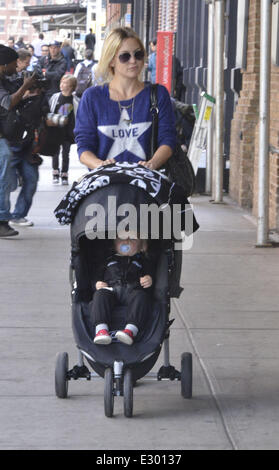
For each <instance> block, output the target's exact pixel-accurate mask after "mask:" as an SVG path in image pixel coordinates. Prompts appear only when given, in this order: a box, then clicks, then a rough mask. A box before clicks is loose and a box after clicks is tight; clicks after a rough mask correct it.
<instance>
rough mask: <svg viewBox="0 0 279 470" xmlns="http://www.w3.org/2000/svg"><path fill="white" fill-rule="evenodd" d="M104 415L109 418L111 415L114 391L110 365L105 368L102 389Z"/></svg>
mask: <svg viewBox="0 0 279 470" xmlns="http://www.w3.org/2000/svg"><path fill="white" fill-rule="evenodd" d="M104 405H105V415H106V416H107V418H111V417H112V415H113V405H114V393H113V371H112V369H111V368H110V367H108V368H107V369H106V370H105V390H104Z"/></svg>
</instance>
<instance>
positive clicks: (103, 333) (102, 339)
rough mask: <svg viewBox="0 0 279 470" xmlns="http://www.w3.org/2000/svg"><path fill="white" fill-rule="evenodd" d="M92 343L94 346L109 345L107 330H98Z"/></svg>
mask: <svg viewBox="0 0 279 470" xmlns="http://www.w3.org/2000/svg"><path fill="white" fill-rule="evenodd" d="M94 343H95V344H110V343H111V336H110V335H109V332H108V330H100V331H99V332H98V333H97V334H96V336H95V338H94Z"/></svg>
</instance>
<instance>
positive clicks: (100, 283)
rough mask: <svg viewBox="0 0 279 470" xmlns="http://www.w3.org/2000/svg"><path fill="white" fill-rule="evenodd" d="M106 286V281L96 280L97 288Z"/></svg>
mask: <svg viewBox="0 0 279 470" xmlns="http://www.w3.org/2000/svg"><path fill="white" fill-rule="evenodd" d="M104 287H108V285H107V283H106V282H103V281H97V282H96V290H100V289H103V288H104Z"/></svg>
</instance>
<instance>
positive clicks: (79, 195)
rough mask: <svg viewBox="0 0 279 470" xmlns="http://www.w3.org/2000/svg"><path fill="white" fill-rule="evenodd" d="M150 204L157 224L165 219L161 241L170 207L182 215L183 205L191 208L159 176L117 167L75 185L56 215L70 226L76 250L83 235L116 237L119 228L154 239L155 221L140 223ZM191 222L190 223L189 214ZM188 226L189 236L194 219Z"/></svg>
mask: <svg viewBox="0 0 279 470" xmlns="http://www.w3.org/2000/svg"><path fill="white" fill-rule="evenodd" d="M151 204H153V205H154V206H156V207H157V208H160V211H159V216H160V220H161V221H163V219H164V224H165V226H164V227H162V223H161V222H160V227H159V229H158V230H159V237H160V238H161V237H162V235H163V234H162V228H164V231H166V229H167V227H166V225H168V227H171V226H172V211H173V207H175V210H176V211H179V209H180V211H179V212H181V213H182V214H184V213H185V211H183V208H184V207H185V204H187V205H188V208H189V207H190V206H189V204H188V201H187V199H186V197H185V195H184V192H183V189H182V188H180V187H179V186H177V185H176V184H174V183H170V182H169V180H168V178H166V176H164V175H162V174H161V173H160V172H157V171H153V170H150V169H148V168H145V167H143V166H141V165H137V164H130V163H116V164H112V165H107V166H105V167H100V168H97V169H96V170H94V171H92V172H90V173H88V174H87V175H86V176H85V177H84V178H83V179H82V180H81V181H80V182H79V183H75V184H74V185H73V187H72V188H71V190H70V191H69V192H68V193H67V194H66V196H65V197H64V198H63V200H62V201H61V203H60V204H59V206H58V207H57V208H56V210H55V215H56V217H57V218H58V220H59V222H60V223H61V224H62V225H64V224H71V239H72V247H73V248H75V246H78V241H79V239H80V237H81V236H83V235H86V236H88V237H89V238H90V237H92V239H95V238H104V234H105V233H106V234H107V233H110V232H111V233H116V230H118V229H119V228H120V227H122V228H123V230H124V231H127V227H128V231H129V232H131V231H132V232H139V227H141V229H143V230H144V232H145V233H146V237H150V235H154V234H152V230H154V225H152V223H153V222H154V221H151V220H150V216H148V217H149V219H148V221H146V220H145V223H143V220H142V214H143V213H144V214H145V215H146V214H147V212H148V207H149V208H150V205H151ZM153 208H154V207H153ZM181 208H182V210H181ZM155 212H156V211H155ZM150 213H151V212H150V211H149V214H150ZM157 215H158V214H155V217H157ZM180 217H181V216H180ZM127 218H128V219H127ZM191 219H192V221H193V213H192V211H191ZM191 225H192V230H190V233H192V232H193V231H195V230H196V229H197V227H198V226H197V224H196V222H195V219H194V224H193V222H192V224H191ZM124 227H125V228H124ZM184 228H185V220H181V230H184ZM168 233H169V231H168ZM156 236H157V234H156V235H155V237H156ZM114 238H115V236H114Z"/></svg>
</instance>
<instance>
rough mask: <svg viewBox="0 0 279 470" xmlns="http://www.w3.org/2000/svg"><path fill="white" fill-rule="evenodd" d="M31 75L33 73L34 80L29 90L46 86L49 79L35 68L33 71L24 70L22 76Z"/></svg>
mask: <svg viewBox="0 0 279 470" xmlns="http://www.w3.org/2000/svg"><path fill="white" fill-rule="evenodd" d="M32 75H34V77H35V80H36V81H35V83H34V85H33V86H32V88H30V90H35V89H36V88H47V86H48V84H49V80H48V79H47V78H45V77H44V76H42V75H40V74H39V73H38V72H37V71H36V70H34V72H29V71H25V73H24V77H32Z"/></svg>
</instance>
